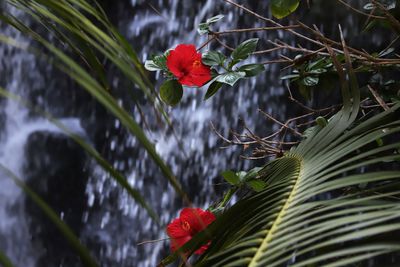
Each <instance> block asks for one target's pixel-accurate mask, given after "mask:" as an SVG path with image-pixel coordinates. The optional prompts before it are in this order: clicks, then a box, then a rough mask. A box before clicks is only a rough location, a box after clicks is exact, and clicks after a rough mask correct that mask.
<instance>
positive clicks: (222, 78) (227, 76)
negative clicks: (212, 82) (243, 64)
mask: <svg viewBox="0 0 400 267" xmlns="http://www.w3.org/2000/svg"><path fill="white" fill-rule="evenodd" d="M245 76H246V73H245V72H227V73H224V74H221V75H219V76H218V77H217V82H221V83H226V84H229V85H230V86H233V85H234V84H235V83H236V82H237V81H239V80H240V79H241V78H244V77H245Z"/></svg>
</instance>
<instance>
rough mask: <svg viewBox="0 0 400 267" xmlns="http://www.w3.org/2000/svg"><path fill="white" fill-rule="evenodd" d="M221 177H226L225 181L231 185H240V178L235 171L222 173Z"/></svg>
mask: <svg viewBox="0 0 400 267" xmlns="http://www.w3.org/2000/svg"><path fill="white" fill-rule="evenodd" d="M221 175H222V177H224V179H225V181H227V182H228V183H230V184H231V185H237V184H239V183H240V178H239V176H237V175H236V173H235V172H233V171H230V170H228V171H224V172H223V173H221Z"/></svg>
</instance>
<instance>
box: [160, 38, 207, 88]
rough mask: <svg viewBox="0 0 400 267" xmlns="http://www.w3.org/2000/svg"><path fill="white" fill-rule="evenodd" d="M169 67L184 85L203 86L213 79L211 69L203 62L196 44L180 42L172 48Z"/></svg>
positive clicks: (168, 58) (168, 61) (168, 62)
mask: <svg viewBox="0 0 400 267" xmlns="http://www.w3.org/2000/svg"><path fill="white" fill-rule="evenodd" d="M167 67H168V69H169V71H170V72H172V74H173V75H174V76H175V77H176V78H177V79H178V81H179V83H180V84H182V85H187V86H203V85H204V84H205V83H207V82H208V81H209V80H211V69H210V67H208V66H206V65H204V64H203V62H202V61H201V53H197V50H196V47H195V46H194V45H187V44H180V45H178V46H177V47H176V48H175V49H174V50H171V51H170V52H169V54H168V56H167Z"/></svg>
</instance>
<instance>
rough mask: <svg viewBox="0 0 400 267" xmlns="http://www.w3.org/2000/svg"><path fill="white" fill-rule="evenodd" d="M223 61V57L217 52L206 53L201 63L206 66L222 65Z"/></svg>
mask: <svg viewBox="0 0 400 267" xmlns="http://www.w3.org/2000/svg"><path fill="white" fill-rule="evenodd" d="M225 60H226V57H225V55H224V54H222V53H221V52H218V51H207V52H205V53H204V54H203V56H202V61H203V63H204V64H205V65H208V66H218V65H223V64H224V62H225Z"/></svg>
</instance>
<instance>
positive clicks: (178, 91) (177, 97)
mask: <svg viewBox="0 0 400 267" xmlns="http://www.w3.org/2000/svg"><path fill="white" fill-rule="evenodd" d="M182 96H183V89H182V85H181V84H180V83H179V82H178V81H177V80H169V81H166V82H164V83H163V84H162V85H161V87H160V97H161V99H162V100H163V101H164V102H165V103H166V104H168V105H170V106H175V105H177V104H178V103H179V101H181V99H182Z"/></svg>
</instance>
